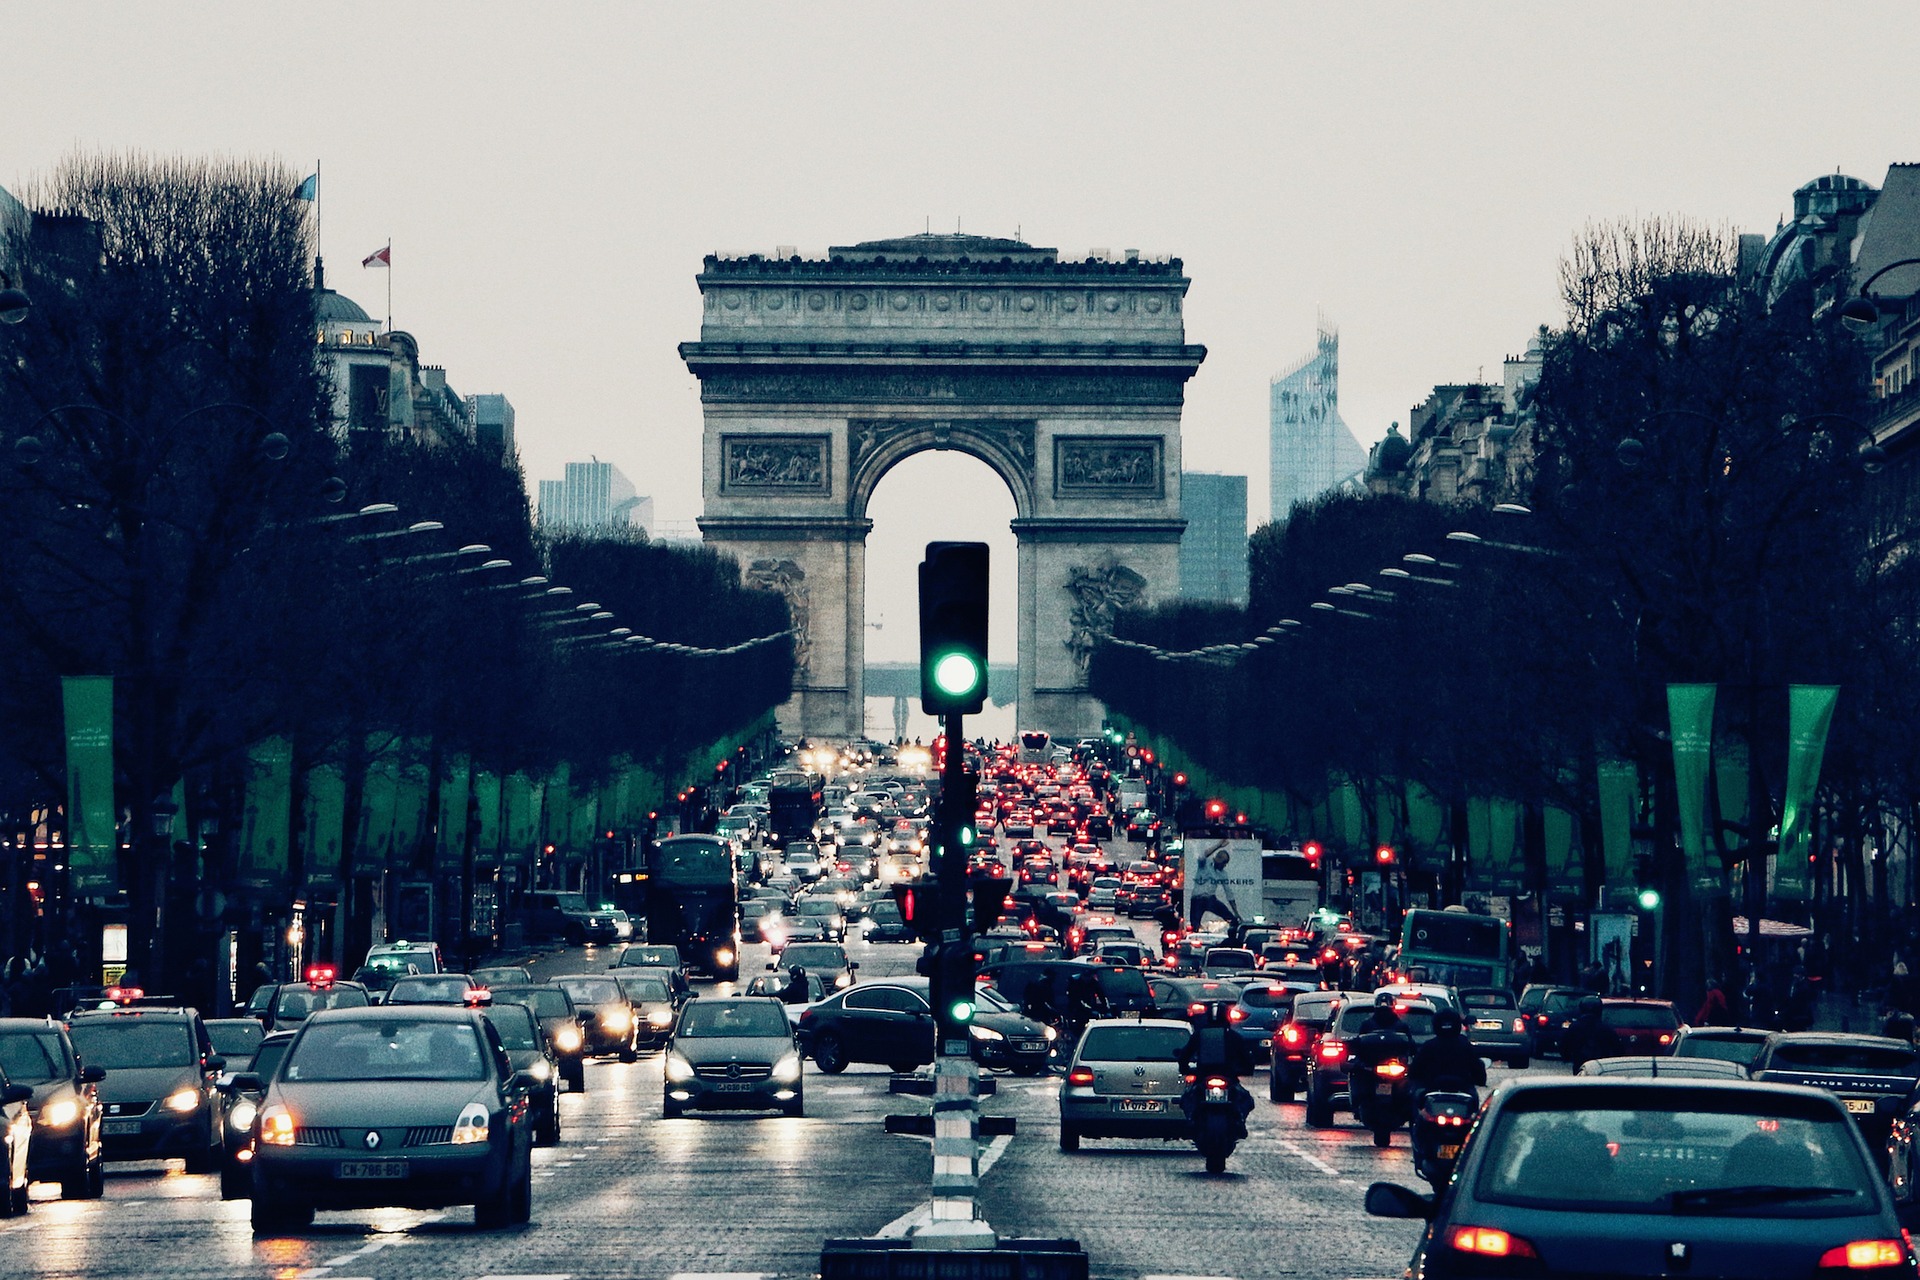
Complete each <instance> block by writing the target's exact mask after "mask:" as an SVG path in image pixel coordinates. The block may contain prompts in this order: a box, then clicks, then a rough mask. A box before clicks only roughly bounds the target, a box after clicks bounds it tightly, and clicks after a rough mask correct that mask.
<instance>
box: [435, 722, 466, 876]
mask: <svg viewBox="0 0 1920 1280" xmlns="http://www.w3.org/2000/svg"><path fill="white" fill-rule="evenodd" d="M472 785H473V779H472V771H471V769H470V768H469V764H468V761H467V757H466V756H465V755H463V754H461V753H460V752H457V751H451V752H448V753H447V755H446V757H445V758H444V759H443V760H442V761H441V762H440V811H439V813H438V814H437V815H436V818H435V821H434V865H435V866H436V867H438V868H439V870H440V872H441V874H443V875H458V874H460V872H461V871H462V870H464V869H465V867H466V862H467V800H468V798H469V796H470V795H471V794H472V792H471V787H472Z"/></svg>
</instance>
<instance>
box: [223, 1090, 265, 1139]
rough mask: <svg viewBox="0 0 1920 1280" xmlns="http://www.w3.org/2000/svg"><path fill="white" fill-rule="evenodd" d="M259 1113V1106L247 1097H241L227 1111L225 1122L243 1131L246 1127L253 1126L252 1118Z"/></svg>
mask: <svg viewBox="0 0 1920 1280" xmlns="http://www.w3.org/2000/svg"><path fill="white" fill-rule="evenodd" d="M259 1114H260V1108H259V1107H257V1106H255V1105H254V1104H253V1103H252V1102H250V1101H248V1100H247V1099H245V1098H242V1099H241V1100H240V1101H238V1102H236V1103H234V1104H233V1109H232V1110H230V1111H228V1112H227V1124H228V1125H229V1126H230V1127H232V1128H234V1129H236V1130H238V1131H240V1132H241V1133H245V1132H246V1131H247V1130H248V1129H251V1128H253V1118H254V1117H255V1116H257V1115H259Z"/></svg>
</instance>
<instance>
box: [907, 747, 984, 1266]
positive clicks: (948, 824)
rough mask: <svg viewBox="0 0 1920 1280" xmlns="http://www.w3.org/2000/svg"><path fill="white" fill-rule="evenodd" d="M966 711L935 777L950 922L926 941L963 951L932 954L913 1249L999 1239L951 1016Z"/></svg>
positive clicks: (959, 927)
mask: <svg viewBox="0 0 1920 1280" xmlns="http://www.w3.org/2000/svg"><path fill="white" fill-rule="evenodd" d="M962 722H963V717H962V716H960V715H958V714H949V715H948V716H947V717H946V719H945V732H946V739H947V758H946V761H945V765H944V767H943V768H942V770H941V775H940V814H939V821H938V823H937V824H936V827H935V830H936V833H937V836H938V840H937V843H936V846H935V847H936V849H937V851H938V852H937V854H936V857H937V859H938V861H937V862H936V863H935V864H934V875H935V877H936V878H937V879H938V881H939V885H940V888H939V895H940V897H941V898H942V900H943V907H944V910H943V912H942V919H943V920H945V921H946V922H947V923H948V924H949V925H950V926H952V927H949V928H947V929H945V930H943V932H942V933H941V936H940V941H939V942H937V943H929V944H928V947H929V950H932V949H933V948H935V947H938V948H940V949H941V953H942V954H944V955H947V956H952V955H957V954H958V955H964V956H965V958H966V963H965V964H964V965H959V964H953V965H942V964H939V963H938V961H937V959H936V963H935V965H934V966H933V968H934V975H933V977H932V978H931V979H930V980H929V981H930V986H929V988H928V994H929V996H931V997H932V999H931V1000H930V1001H929V1003H930V1004H931V1005H932V1006H933V1023H934V1035H935V1036H936V1037H937V1038H938V1043H937V1044H936V1045H935V1046H934V1047H935V1050H936V1056H935V1058H934V1063H933V1184H932V1196H931V1208H932V1213H931V1221H929V1222H928V1223H927V1224H926V1225H925V1226H924V1227H922V1228H920V1229H919V1230H918V1231H915V1232H914V1233H913V1241H914V1245H915V1247H918V1248H928V1249H991V1248H993V1247H995V1245H996V1244H997V1243H998V1238H997V1237H996V1236H995V1235H994V1232H993V1228H992V1227H991V1226H989V1225H988V1224H987V1223H986V1222H985V1221H983V1220H982V1219H981V1218H980V1217H978V1210H977V1208H976V1206H975V1203H974V1198H975V1196H976V1194H977V1193H978V1192H979V1189H980V1067H979V1064H978V1063H976V1062H975V1061H974V1060H973V1046H972V1045H971V1043H970V1042H969V1041H970V1037H971V1035H972V1027H971V1025H970V1023H967V1022H959V1021H956V1020H955V1019H954V1018H952V1017H951V1016H950V1013H951V1010H950V1006H951V1004H952V1002H953V1001H954V1000H955V999H958V998H961V997H962V996H963V995H964V998H966V999H968V1000H971V999H972V998H973V985H974V984H973V979H974V968H973V931H972V927H971V924H972V922H971V921H970V920H969V918H968V914H967V851H966V849H965V848H964V847H963V846H962V844H961V841H960V830H961V827H962V826H963V825H966V824H970V823H971V822H972V821H973V815H972V814H971V813H968V814H961V813H959V812H958V811H957V808H958V806H957V804H956V803H955V802H956V801H958V799H959V798H960V797H961V796H962V795H964V794H965V792H966V779H965V774H966V767H967V748H966V739H965V738H964V737H962V733H963V732H964V730H963V725H962ZM962 969H964V971H965V980H966V987H965V989H964V992H955V991H950V990H946V989H945V987H946V982H945V981H943V979H947V980H951V981H957V980H958V979H959V976H960V971H961V970H962Z"/></svg>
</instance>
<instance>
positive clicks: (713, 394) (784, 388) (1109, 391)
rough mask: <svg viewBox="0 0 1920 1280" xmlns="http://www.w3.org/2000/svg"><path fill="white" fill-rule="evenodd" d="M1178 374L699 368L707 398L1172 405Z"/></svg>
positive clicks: (1178, 398) (1180, 396)
mask: <svg viewBox="0 0 1920 1280" xmlns="http://www.w3.org/2000/svg"><path fill="white" fill-rule="evenodd" d="M1184 381H1185V376H1184V374H1182V373H1180V372H1167V373H1159V374H1152V373H1138V374H1088V373H1079V372H1073V373H1058V374H1053V373H1033V372H1028V371H1023V370H1014V371H1004V370H984V369H983V370H977V371H975V370H955V371H951V372H948V371H945V370H923V369H862V370H840V369H821V370H810V369H767V370H761V369H712V370H708V371H705V372H703V373H702V375H701V379H700V398H701V400H702V401H704V402H706V403H708V404H722V403H743V404H786V403H800V404H819V403H829V404H864V403H876V404H897V403H900V402H902V401H918V400H945V401H950V402H952V403H955V404H1031V405H1056V404H1059V405H1067V404H1128V405H1142V404H1144V405H1173V406H1178V405H1180V404H1181V403H1183V401H1184V393H1185V388H1184V387H1183V385H1182V384H1183V383H1184Z"/></svg>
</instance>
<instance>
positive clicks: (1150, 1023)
mask: <svg viewBox="0 0 1920 1280" xmlns="http://www.w3.org/2000/svg"><path fill="white" fill-rule="evenodd" d="M1095 1027H1171V1028H1173V1029H1174V1030H1177V1031H1186V1032H1191V1031H1192V1030H1193V1024H1192V1023H1191V1022H1188V1021H1187V1020H1186V1019H1185V1018H1095V1019H1094V1020H1093V1021H1091V1022H1089V1023H1087V1030H1089V1031H1091V1030H1093V1029H1094V1028H1095Z"/></svg>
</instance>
